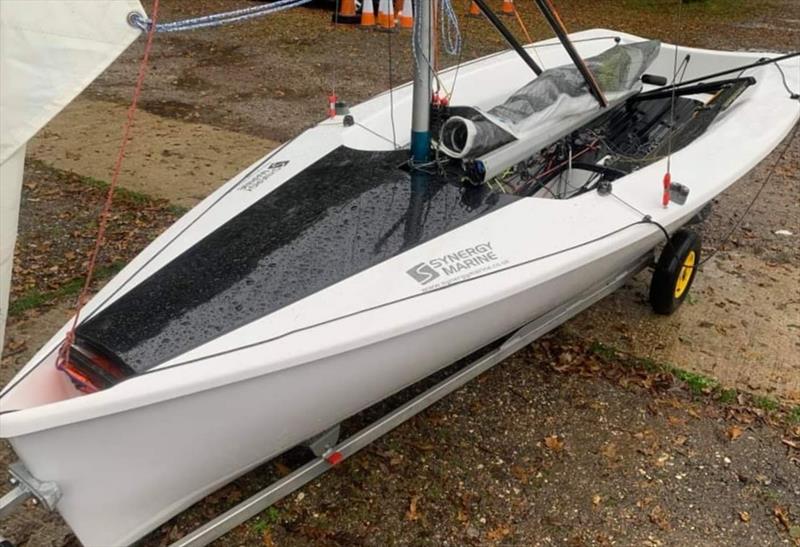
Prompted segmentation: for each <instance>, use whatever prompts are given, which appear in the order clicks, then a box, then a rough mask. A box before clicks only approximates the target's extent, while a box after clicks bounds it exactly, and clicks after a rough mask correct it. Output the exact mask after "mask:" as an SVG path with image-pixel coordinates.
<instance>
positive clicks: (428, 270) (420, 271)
mask: <svg viewBox="0 0 800 547" xmlns="http://www.w3.org/2000/svg"><path fill="white" fill-rule="evenodd" d="M406 273H407V274H408V275H410V276H411V277H413V278H414V280H415V281H416V282H417V283H419V284H420V285H427V284H428V283H430V282H431V281H433V280H434V279H436V278H437V277H439V274H438V273H436V270H434V269H433V266H431V265H430V264H428V263H427V262H420V263H419V264H417V265H416V266H414V267H413V268H411V269H410V270H408V271H407V272H406Z"/></svg>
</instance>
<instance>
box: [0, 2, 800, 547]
mask: <svg viewBox="0 0 800 547" xmlns="http://www.w3.org/2000/svg"><path fill="white" fill-rule="evenodd" d="M431 5H432V3H429V2H426V1H425V0H420V2H419V3H418V8H419V9H418V10H417V13H418V17H419V18H420V19H422V22H421V23H420V26H418V27H417V29H416V32H417V33H418V34H417V39H420V38H421V39H422V41H421V43H418V44H417V45H418V47H417V52H416V54H417V63H418V67H427V66H429V65H428V64H426V60H425V59H424V58H421V57H420V56H421V55H422V56H424V52H425V51H426V50H430V40H429V38H430V35H429V34H426V32H428V33H429V32H430V17H429V15H430V13H428V15H427V16H426V8H427V7H429V6H431ZM426 20H427V23H426ZM426 25H427V26H426ZM420 29H422V30H420ZM420 32H422V36H420V35H419V33H420ZM426 37H427V39H426ZM559 38H560V39H553V40H545V41H542V42H537V43H535V44H531V45H528V46H525V47H519V49H520V50H522V52H524V53H526V54H527V53H533V52H534V51H535V52H536V53H537V54H538V56H539V58H540V60H541V64H542V65H543V66H545V67H551V68H550V69H547V70H545V69H541V67H540V70H539V74H538V77H537V75H535V74H532V73H531V71H530V70H529V67H530V66H531V65H530V63H529V61H530V59H525V58H524V56H520V55H519V54H518V51H507V52H503V53H498V54H495V55H490V56H488V57H484V58H481V59H478V60H475V61H472V62H469V63H464V64H462V65H461V66H460V67H459V68H458V69H457V70H456V69H455V68H453V69H449V70H444V71H442V72H441V73H439V74H438V76H437V77H438V79H439V80H440V81H441V82H442V84H443V85H444V86H445V87H448V88H450V89H453V93H452V97H451V98H450V102H449V105H442V104H437V105H434V106H431V96H432V93H431V74H430V71H429V70H428V69H427V68H425V69H420V70H418V71H417V72H418V74H417V76H416V80H415V82H414V84H413V85H412V84H407V85H402V86H399V87H397V88H395V89H393V90H390V91H389V92H386V93H383V94H381V95H379V96H377V97H375V98H373V99H371V100H368V101H366V102H364V103H362V104H359V105H357V106H354V107H352V108H350V109H349V110H348V111H342V112H340V113H338V114H337V115H336V116H335V117H333V118H331V119H328V120H326V121H324V122H322V123H320V124H318V125H317V126H315V127H313V128H311V129H309V130H307V131H306V132H304V133H302V134H301V135H299V136H298V137H297V138H295V139H293V140H292V141H290V142H289V143H287V144H285V145H284V146H282V147H281V148H279V149H278V150H275V151H274V152H272V153H270V154H269V155H267V156H265V157H264V158H263V159H261V160H259V161H257V162H256V163H254V164H253V165H251V166H250V167H248V168H247V169H245V170H244V171H243V172H242V173H241V174H239V175H238V176H236V177H235V178H234V179H232V180H231V181H229V182H228V183H227V184H225V185H224V186H222V187H220V188H219V189H218V190H217V191H216V192H214V193H213V194H212V195H211V196H209V197H208V198H207V199H206V200H204V201H203V202H202V203H201V204H199V205H198V206H197V207H195V208H194V209H193V210H191V211H190V212H189V213H187V214H186V215H185V216H184V217H183V218H181V219H180V220H179V221H178V222H177V223H176V224H175V225H174V226H172V227H171V228H170V229H168V230H167V231H166V232H164V233H163V234H162V235H161V236H160V237H159V238H158V239H156V240H155V241H154V242H153V243H152V244H151V245H150V246H149V247H148V248H147V249H145V250H144V251H143V252H142V253H141V254H140V255H139V256H138V257H136V258H135V259H134V260H133V261H132V262H131V263H130V264H129V265H127V266H126V267H125V269H124V270H122V271H121V272H120V273H119V274H118V275H117V276H116V277H115V278H114V279H113V280H112V281H110V282H109V283H108V284H107V285H106V286H105V287H104V288H103V289H102V290H101V291H100V292H99V293H98V294H97V295H96V296H95V297H94V298H93V299H92V300H91V301H90V302H89V303H88V304H87V305H86V306H85V308H84V309H83V311H82V314H81V320H80V323H79V325H78V327H77V329H76V332H75V335H76V336H75V339H74V343H73V344H72V346H71V347H70V348H67V350H68V351H66V352H64V355H65V356H66V357H67V359H66V360H65V362H63V363H61V366H58V367H57V360H58V358H59V354H60V350H61V346H62V344H63V343H64V339H65V335H66V334H67V332H68V330H69V328H70V325H69V324H68V325H65V326H64V328H63V329H61V331H59V332H58V333H56V334H55V335H54V336H53V338H52V339H51V340H50V341H49V342H48V343H47V344H45V345H44V347H42V349H41V350H40V351H39V352H38V353H37V354H36V355H35V356H34V357H33V358H32V359H31V361H30V362H29V363H28V364H27V365H26V366H25V367H24V368H23V369H22V370H21V371H20V372H19V374H18V375H17V376H16V377H15V378H14V379H13V380H12V381H11V382H10V384H9V385H8V386H6V388H5V389H4V390H3V391H2V395H0V397H1V398H0V405H1V406H2V414H0V432H2V436H3V437H4V438H6V439H8V441H9V442H10V443H11V444H12V446H13V448H14V450H15V452H16V454H17V455H18V456H19V458H20V460H21V465H22V466H24V467H20V468H18V469H17V470H16V475H17V476H23V475H24V477H26V478H27V479H26V484H27V485H28V487H29V488H33V489H36V488H37V485H38V487H39V488H42V489H46V488H49V489H50V490H49V491H50V493H51V494H52V495H51V496H50V498H47V499H50V500H52V504H53V505H54V507H55V508H56V509H57V510H58V511H59V512H60V513H61V515H62V516H63V517H64V519H65V520H66V521H67V523H68V524H69V525H70V527H71V528H72V529H73V530H74V532H75V534H76V535H77V537H78V538H79V539H80V540H81V541H82V542H83V543H85V544H87V545H123V544H129V543H131V542H133V541H135V540H136V539H138V538H140V537H142V536H143V535H145V534H146V533H148V532H149V531H151V530H153V529H154V528H155V527H156V526H158V525H159V524H161V523H163V522H164V521H166V520H167V519H169V518H170V517H171V516H173V515H175V514H176V513H178V512H180V511H181V510H183V509H185V508H186V507H188V506H189V505H191V504H192V503H194V502H195V501H197V500H199V499H200V498H202V497H203V496H205V495H206V494H208V493H210V492H212V491H213V490H215V489H217V488H219V487H220V486H222V485H223V484H225V483H227V482H229V481H230V480H232V479H233V478H235V477H237V476H239V475H241V474H243V473H244V472H246V471H247V470H249V469H252V468H253V467H255V466H257V465H259V464H260V463H262V462H264V461H266V460H268V459H270V458H272V457H274V456H275V455H277V454H279V453H281V452H283V451H285V450H287V449H288V448H290V447H293V446H296V445H298V444H301V443H304V442H305V441H307V440H309V439H313V438H315V436H317V435H319V434H320V433H322V432H325V431H328V430H330V429H331V428H332V427H334V426H336V424H338V423H340V422H341V421H342V420H344V419H345V418H347V417H349V416H352V415H354V414H356V413H358V412H359V411H361V410H362V409H364V408H366V407H368V406H370V405H372V404H373V403H375V402H378V401H381V400H383V399H385V398H386V397H388V396H390V395H392V394H394V393H397V392H398V391H400V390H402V389H403V388H405V387H407V386H409V385H411V384H413V383H415V382H417V381H419V380H420V379H423V378H425V377H427V376H429V375H431V374H432V373H434V372H436V371H438V370H440V369H442V368H443V367H445V366H446V365H448V364H450V363H453V362H455V361H456V360H458V359H461V358H462V357H464V356H466V355H468V354H470V353H472V352H473V351H475V350H477V349H479V348H482V347H483V346H485V345H487V344H489V343H491V342H493V341H496V340H498V339H502V338H503V337H505V336H508V335H509V334H511V333H514V332H520V329H524V328H525V325H530V324H531V322H532V321H536V320H537V318H545V317H546V318H549V319H548V322H547V323H546V328H547V329H549V328H552V327H553V326H555V325H557V324H558V323H560V322H563V320H565V319H566V318H568V317H569V316H570V315H571V314H574V313H576V310H577V307H575V306H573V308H574V309H573V308H570V307H569V305H570V303H574V302H576V301H577V299H579V298H582V295H585V294H587V291H592V290H594V289H593V288H594V287H599V286H604V285H603V284H604V283H605V284H608V283H610V281H609V280H615V279H619V278H620V276H621V275H622V274H623V273H626V272H631V271H634V270H638V269H639V268H641V267H642V266H644V265H647V264H650V263H651V262H652V257H653V253H654V249H656V248H657V247H659V246H660V245H661V244H662V243H664V238H665V235H664V232H665V231H666V232H667V233H668V234H670V235H671V239H670V241H669V242H668V243H667V245H666V246H665V247H664V251H663V252H662V257H661V260H659V261H658V264H657V265H656V273H655V274H654V287H655V289H654V291H653V292H654V294H653V295H651V296H652V297H653V298H652V300H653V303H654V306H655V307H656V309H657V310H658V311H660V312H662V313H669V312H671V311H673V310H674V309H675V308H676V307H677V305H679V304H680V302H681V301H682V299H683V298H684V297H685V295H686V292H687V291H688V289H689V285H690V284H691V280H692V279H693V278H694V275H695V273H696V267H695V264H696V262H697V259H698V258H699V256H698V253H699V242H698V241H697V239H696V236H693V235H692V233H691V232H687V231H685V230H681V228H682V227H683V226H684V225H686V224H687V223H689V222H690V221H691V220H692V219H693V218H694V217H695V216H696V215H697V214H698V213H699V212H700V211H701V210H702V209H703V208H704V207H705V206H706V204H708V203H709V202H710V201H711V200H712V199H713V198H714V197H715V196H717V195H718V194H719V193H720V192H722V191H723V190H724V189H725V188H727V187H728V186H729V185H731V184H732V183H733V182H735V181H736V180H737V179H738V178H739V177H741V176H742V175H743V174H745V173H746V172H747V171H748V170H750V169H751V168H752V167H753V166H755V165H756V164H757V163H758V162H759V161H761V160H762V159H763V158H764V157H765V156H766V155H767V154H769V153H770V151H772V150H773V149H774V148H775V147H776V146H777V145H778V143H779V142H780V141H781V140H782V139H783V138H784V137H785V136H786V135H787V134H788V133H789V131H790V130H791V128H792V127H793V126H794V125H795V124H796V122H797V120H798V117H800V102H798V101H797V100H795V99H791V98H789V96H788V95H787V92H786V90H785V88H784V84H783V81H782V73H783V74H785V77H786V81H787V83H788V85H789V86H790V87H793V88H795V89H796V88H798V87H800V65H799V64H798V63H800V60H798V58H797V57H796V56H795V57H788V58H783V60H781V61H774V58H776V57H777V56H775V55H773V54H768V53H753V52H746V53H738V52H722V51H709V50H700V49H692V48H685V47H682V46H673V45H668V44H658V43H657V42H650V41H646V40H644V39H643V38H640V37H637V36H632V35H629V34H625V33H620V32H616V31H611V30H605V29H597V30H589V31H584V32H579V33H575V34H572V35H570V36H566V34H564V35H563V36H561V35H560V36H559ZM420 44H421V46H422V47H421V48H420V47H419V46H420ZM562 46H563V47H562ZM570 48H571V50H570ZM575 55H577V56H578V57H579V60H586V61H585V63H580V62H579V63H576V64H575V65H574V66H573V61H574V56H575ZM676 58H688V59H690V60H689V61H687V62H686V65H685V67H684V70H685V73H684V75H683V80H684V82H685V84H686V85H683V84H679V83H678V82H673V83H674V84H676V85H666V86H665V85H664V83H665V81H664V79H665V77H672V75H673V74H674V70H675V64H674V63H675V59H676ZM765 58H766V59H770V60H773V61H774V62H765V61H764V60H763V59H765ZM778 63H779V64H778ZM537 66H538V65H537ZM741 67H750V68H748V69H746V70H745V72H744V74H737V73H740V72H741ZM776 67H778V68H776ZM586 70H588V71H589V75H590V76H593V77H594V80H595V81H594V84H592V83H591V82H590V80H589V79H586ZM731 73H734V75H733V76H730V74H731ZM708 75H711V76H708ZM539 78H541V79H540V80H539ZM537 80H539V81H540V82H542V84H537V83H536V82H537ZM643 80H644V81H645V82H647V81H649V82H651V83H645V82H643ZM653 82H655V83H653ZM593 89H594V91H593ZM547 97H550V99H548V98H547ZM419 105H422V106H421V107H420V106H419ZM393 124H394V127H395V132H396V135H398V136H403V137H404V138H403V139H402V140H401V142H400V143H399V145H398V146H395V143H394V142H393V138H392V126H393ZM409 135H410V136H411V139H410V140H408V136H409ZM409 147H410V149H411V151H409ZM410 154H411V155H412V158H411V160H410V159H409V155H410ZM668 156H671V179H672V181H675V182H669V181H668V182H669V184H667V186H666V187H663V188H662V179H663V177H664V172H665V167H666V163H667V157H668ZM592 294H594V293H592ZM597 294H599V293H597ZM565 306H566V307H565ZM554 310H556V311H558V310H565V311H559V312H558V314H556V315H553V313H554ZM570 310H572V311H570ZM543 328H544V327H543ZM541 330H542V329H539V330H538V331H536V332H537V333H541ZM20 469H22V470H23V471H20ZM43 485H44V486H43ZM53 492H56V494H53ZM39 494H42V493H41V492H39ZM42 497H46V496H44V495H42Z"/></svg>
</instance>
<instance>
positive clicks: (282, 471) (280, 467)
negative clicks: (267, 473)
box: [275, 462, 292, 477]
mask: <svg viewBox="0 0 800 547" xmlns="http://www.w3.org/2000/svg"><path fill="white" fill-rule="evenodd" d="M275 470H276V471H277V472H278V475H279V476H281V477H285V476H286V475H288V474H289V473H291V472H292V470H291V469H289V466H288V465H286V464H284V463H281V462H275Z"/></svg>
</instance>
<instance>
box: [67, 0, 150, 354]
mask: <svg viewBox="0 0 800 547" xmlns="http://www.w3.org/2000/svg"><path fill="white" fill-rule="evenodd" d="M158 2H159V0H154V1H153V15H152V21H153V23H155V21H156V20H157V18H158ZM155 32H156V25H155V24H153V25H151V26H150V30H149V31H148V32H147V42H146V44H145V46H144V54H143V55H142V61H141V63H140V64H139V74H138V76H137V77H136V86H135V87H134V90H133V99H132V100H131V105H130V107H128V117H127V119H126V120H125V125H124V127H123V130H122V142H121V143H120V146H119V153H118V154H117V159H116V162H115V163H114V171H113V174H112V175H111V183H110V184H109V186H108V192H107V193H106V199H105V202H104V203H103V208H102V209H101V211H100V219H99V225H98V227H97V239H96V240H95V242H94V247H93V248H92V252H91V254H90V255H89V264H88V266H87V268H86V280H85V281H84V283H83V288H82V289H81V292H80V295H79V296H78V302H77V303H76V305H75V317H74V318H73V320H72V326H71V327H70V329H69V331H68V332H67V335H66V337H65V339H64V344H63V345H62V346H61V351H60V352H59V356H58V360H57V361H56V367H57V368H58V369H59V370H63V368H64V365H65V363H66V359H67V357H68V356H69V350H70V347H71V346H72V344H73V342H75V329H76V328H77V327H78V318H79V316H80V313H81V309H82V308H83V306H84V304H85V303H86V300H87V299H88V296H89V290H90V289H91V286H92V279H93V277H94V270H95V267H96V266H97V257H98V255H99V254H100V250H101V249H102V247H103V239H104V237H105V233H106V226H107V225H108V219H109V216H110V214H111V205H112V203H113V201H114V190H116V188H117V183H118V182H119V175H120V173H121V172H122V162H123V160H124V159H125V149H126V148H127V146H128V141H129V140H130V137H131V130H132V129H133V118H134V115H135V114H136V107H137V105H138V103H139V96H140V95H141V93H142V84H143V83H144V77H145V75H146V74H147V62H148V61H149V59H150V50H151V49H152V47H153V36H154V35H155Z"/></svg>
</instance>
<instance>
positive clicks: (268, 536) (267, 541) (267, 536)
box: [261, 530, 275, 547]
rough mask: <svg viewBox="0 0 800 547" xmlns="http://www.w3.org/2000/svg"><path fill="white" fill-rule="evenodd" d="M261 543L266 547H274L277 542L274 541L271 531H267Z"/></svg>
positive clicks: (262, 536)
mask: <svg viewBox="0 0 800 547" xmlns="http://www.w3.org/2000/svg"><path fill="white" fill-rule="evenodd" d="M261 542H262V543H263V544H264V545H265V546H266V547H274V546H275V542H274V541H272V533H271V532H270V531H269V530H265V531H264V533H263V534H262V535H261Z"/></svg>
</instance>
